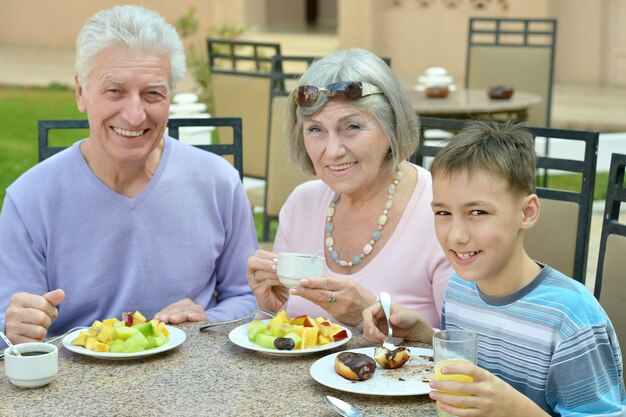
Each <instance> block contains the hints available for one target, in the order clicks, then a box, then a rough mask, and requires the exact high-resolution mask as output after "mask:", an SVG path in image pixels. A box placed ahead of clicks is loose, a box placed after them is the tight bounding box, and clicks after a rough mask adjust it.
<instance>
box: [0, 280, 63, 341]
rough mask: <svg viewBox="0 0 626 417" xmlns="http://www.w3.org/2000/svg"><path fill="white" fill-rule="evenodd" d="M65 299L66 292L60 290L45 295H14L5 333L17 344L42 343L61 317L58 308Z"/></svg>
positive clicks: (10, 304)
mask: <svg viewBox="0 0 626 417" xmlns="http://www.w3.org/2000/svg"><path fill="white" fill-rule="evenodd" d="M64 298H65V292H63V290H60V289H57V290H54V291H50V292H48V293H46V294H44V295H36V294H30V293H25V292H22V293H16V294H13V296H12V297H11V300H10V301H9V306H8V307H7V311H6V316H5V317H6V323H5V328H4V332H5V333H6V335H7V337H8V338H9V340H10V341H11V342H13V343H15V344H18V343H25V342H41V341H42V340H43V338H44V337H46V334H47V333H48V328H49V327H50V325H51V324H52V322H53V321H54V319H56V318H57V316H58V315H59V310H58V309H57V306H58V305H59V304H60V303H61V301H63V299H64Z"/></svg>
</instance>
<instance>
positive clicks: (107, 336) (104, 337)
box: [96, 324, 115, 343]
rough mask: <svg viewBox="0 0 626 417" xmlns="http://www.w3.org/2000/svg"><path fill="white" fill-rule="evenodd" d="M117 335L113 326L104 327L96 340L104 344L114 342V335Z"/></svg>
mask: <svg viewBox="0 0 626 417" xmlns="http://www.w3.org/2000/svg"><path fill="white" fill-rule="evenodd" d="M114 334H115V329H114V328H113V326H109V325H106V324H105V325H103V326H102V328H101V329H100V332H99V333H98V335H97V336H96V339H98V341H100V342H102V343H106V342H108V341H110V340H113V335H114Z"/></svg>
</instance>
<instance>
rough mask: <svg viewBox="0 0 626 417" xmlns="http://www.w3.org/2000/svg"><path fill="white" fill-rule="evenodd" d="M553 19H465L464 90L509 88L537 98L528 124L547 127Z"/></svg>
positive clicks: (554, 36) (552, 56) (550, 102)
mask: <svg viewBox="0 0 626 417" xmlns="http://www.w3.org/2000/svg"><path fill="white" fill-rule="evenodd" d="M555 40H556V20H555V19H520V18H486V17H472V18H470V20H469V31H468V38H467V57H466V65H465V88H470V89H476V88H479V89H487V88H489V87H491V86H495V85H503V84H504V85H510V86H512V87H513V88H514V89H515V90H520V91H525V92H529V93H534V94H537V95H539V96H541V98H542V101H541V103H539V104H535V105H533V106H531V107H530V108H529V110H528V120H527V122H528V124H529V125H531V126H541V127H549V126H550V111H551V104H552V80H553V73H554V48H555Z"/></svg>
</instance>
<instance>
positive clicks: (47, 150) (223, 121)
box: [38, 117, 243, 178]
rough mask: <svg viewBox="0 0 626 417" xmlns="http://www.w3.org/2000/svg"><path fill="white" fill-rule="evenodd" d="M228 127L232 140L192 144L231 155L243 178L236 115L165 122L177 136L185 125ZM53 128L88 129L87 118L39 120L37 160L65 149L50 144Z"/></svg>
mask: <svg viewBox="0 0 626 417" xmlns="http://www.w3.org/2000/svg"><path fill="white" fill-rule="evenodd" d="M197 126H203V127H208V126H212V127H230V128H231V130H232V132H233V133H232V136H233V142H232V143H229V144H211V145H193V146H195V147H196V148H200V149H203V150H205V151H209V152H212V153H214V154H217V155H222V156H228V155H232V163H233V165H234V167H235V168H236V169H237V171H238V172H239V177H240V178H243V152H242V143H241V132H242V131H241V119H240V118H238V117H221V118H220V117H210V118H205V119H200V118H189V119H187V118H180V119H169V120H168V123H167V127H168V134H169V135H170V136H171V137H173V138H175V139H178V138H179V136H180V135H179V133H180V128H185V127H197ZM53 129H89V122H88V121H87V120H39V123H38V132H39V134H38V136H39V161H43V160H44V159H46V158H49V157H50V156H52V155H54V154H55V153H57V152H60V151H62V150H63V149H65V147H64V146H50V141H49V132H50V130H53Z"/></svg>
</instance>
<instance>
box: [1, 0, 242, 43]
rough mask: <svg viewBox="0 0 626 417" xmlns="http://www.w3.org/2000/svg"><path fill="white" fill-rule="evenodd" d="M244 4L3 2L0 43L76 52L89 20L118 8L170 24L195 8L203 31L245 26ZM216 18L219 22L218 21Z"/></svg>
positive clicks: (209, 0)
mask: <svg viewBox="0 0 626 417" xmlns="http://www.w3.org/2000/svg"><path fill="white" fill-rule="evenodd" d="M243 3H244V0H228V1H227V2H225V1H222V0H176V1H172V0H143V1H132V0H129V1H116V0H18V1H13V0H1V6H0V43H7V44H25V45H43V46H50V47H55V48H73V47H74V42H75V41H76V35H77V34H78V31H79V30H80V28H81V27H82V25H83V24H84V23H85V21H86V20H87V19H88V18H89V17H91V16H92V15H93V14H94V13H96V12H97V11H99V10H102V9H108V8H110V7H113V6H115V5H118V4H137V5H142V6H144V7H146V8H150V9H154V10H156V11H158V12H159V13H161V14H162V15H163V17H164V18H165V19H166V20H167V21H168V22H170V23H173V22H174V20H176V19H177V18H178V17H180V16H182V15H184V14H185V13H187V11H188V10H189V9H190V8H191V7H192V6H193V7H195V8H196V9H197V12H198V17H199V19H200V24H201V25H202V27H204V28H206V27H208V26H210V25H213V24H214V23H215V22H220V21H230V22H232V23H236V24H243V23H244V22H245V18H244V14H243V10H244V6H243ZM217 16H219V20H217V19H215V17H217ZM212 18H214V19H212Z"/></svg>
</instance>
